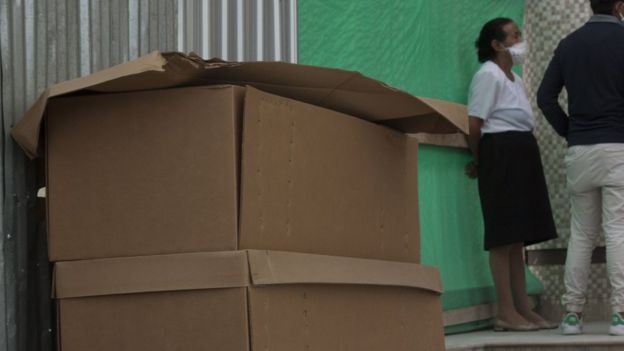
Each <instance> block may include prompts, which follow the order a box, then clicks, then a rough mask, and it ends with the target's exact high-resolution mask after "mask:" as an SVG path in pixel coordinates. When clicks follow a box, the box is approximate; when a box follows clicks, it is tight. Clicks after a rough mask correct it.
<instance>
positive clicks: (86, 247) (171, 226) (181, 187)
mask: <svg viewBox="0 0 624 351" xmlns="http://www.w3.org/2000/svg"><path fill="white" fill-rule="evenodd" d="M243 93H244V89H243V88H240V87H232V86H211V87H194V88H182V89H169V90H152V91H144V92H132V93H120V94H100V95H87V96H73V97H63V98H58V99H52V100H51V101H50V104H49V106H48V109H47V114H48V118H47V130H46V135H47V139H46V141H47V147H46V154H47V159H46V161H47V172H46V173H47V190H48V194H47V211H48V216H47V218H48V235H49V257H50V259H51V260H52V261H60V260H75V259H87V258H99V257H120V256H138V255H152V254H160V253H182V252H196V251H225V250H236V249H237V245H238V244H237V227H238V225H237V222H238V215H237V209H238V194H237V187H238V184H237V179H238V153H239V152H238V149H239V144H240V138H239V136H238V135H239V129H240V128H239V126H240V121H239V118H240V116H241V111H242V105H241V102H242V94H243Z"/></svg>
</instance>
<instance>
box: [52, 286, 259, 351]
mask: <svg viewBox="0 0 624 351" xmlns="http://www.w3.org/2000/svg"><path fill="white" fill-rule="evenodd" d="M59 305H60V310H61V315H60V321H61V323H60V339H61V340H60V343H61V348H60V349H59V350H60V351H85V350H89V351H111V350H115V351H137V350H149V351H170V350H184V351H200V350H201V351H204V350H219V351H221V350H223V351H246V350H249V338H248V336H247V335H248V331H247V326H248V323H247V306H246V291H245V289H244V288H233V289H210V290H194V291H175V292H160V293H149V294H129V295H113V296H97V297H87V298H76V299H61V300H59Z"/></svg>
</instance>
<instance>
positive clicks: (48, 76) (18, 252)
mask: <svg viewBox="0 0 624 351" xmlns="http://www.w3.org/2000/svg"><path fill="white" fill-rule="evenodd" d="M296 29H297V27H296V0H203V1H201V0H0V93H1V96H0V113H1V115H0V117H1V118H2V133H1V134H0V138H1V140H0V145H1V146H2V148H3V149H2V157H3V159H2V161H3V162H2V172H0V178H1V181H2V184H3V186H2V187H0V196H1V197H2V200H3V201H2V202H0V225H1V227H0V228H1V230H2V232H1V238H0V285H1V286H0V350H7V351H17V350H20V351H23V350H28V351H31V350H51V349H53V345H54V337H53V333H54V330H53V323H52V318H53V313H52V311H53V306H51V304H50V299H49V296H50V295H49V294H50V291H49V289H50V271H51V270H50V266H49V264H48V262H47V253H46V242H45V238H46V234H45V225H44V220H43V215H42V214H43V208H42V206H41V205H42V202H41V200H38V199H37V198H36V195H35V194H36V189H37V187H38V186H41V185H42V184H43V177H42V176H41V171H42V167H37V166H38V165H37V162H33V161H29V160H27V159H26V158H25V157H24V155H23V153H22V152H21V151H20V150H19V149H17V147H16V145H15V144H14V142H13V140H12V139H11V138H10V136H9V134H8V133H9V132H10V129H11V127H12V125H13V124H14V123H15V121H16V120H17V119H18V118H19V117H20V116H21V115H22V114H23V113H24V112H25V110H26V109H27V107H28V106H29V105H30V104H31V103H32V102H33V101H34V100H35V99H36V97H37V96H38V95H39V94H40V93H41V92H42V91H43V90H44V89H45V87H46V86H48V85H51V84H54V83H56V82H59V81H63V80H67V79H71V78H75V77H78V76H81V75H86V74H89V73H90V72H93V71H97V70H100V69H103V68H106V67H109V66H112V65H115V64H118V63H121V62H123V61H126V60H128V59H132V58H135V57H137V56H140V55H143V54H146V53H148V52H150V51H153V50H161V51H175V50H180V51H195V52H197V53H199V54H200V55H202V56H204V57H212V56H218V57H222V58H224V59H229V60H284V61H291V62H295V61H296V58H297V56H296V39H297V33H296Z"/></svg>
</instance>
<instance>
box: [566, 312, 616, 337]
mask: <svg viewBox="0 0 624 351" xmlns="http://www.w3.org/2000/svg"><path fill="white" fill-rule="evenodd" d="M623 324H624V323H623ZM623 331H624V329H623ZM582 333H583V320H582V319H581V317H579V315H578V313H574V312H568V313H566V315H565V316H564V317H563V320H562V321H561V334H563V335H578V334H582Z"/></svg>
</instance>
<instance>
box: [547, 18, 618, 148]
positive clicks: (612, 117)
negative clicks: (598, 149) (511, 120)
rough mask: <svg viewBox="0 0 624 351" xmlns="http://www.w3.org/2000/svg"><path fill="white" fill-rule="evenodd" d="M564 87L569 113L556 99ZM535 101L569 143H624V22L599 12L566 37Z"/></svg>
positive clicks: (558, 48)
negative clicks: (623, 23) (566, 93)
mask: <svg viewBox="0 0 624 351" xmlns="http://www.w3.org/2000/svg"><path fill="white" fill-rule="evenodd" d="M564 86H565V88H566V90H567V92H568V112H569V117H568V115H567V114H566V113H565V112H564V110H563V109H562V108H561V106H560V105H559V102H558V97H559V94H560V93H561V90H562V88H563V87H564ZM537 104H538V106H539V108H540V109H541V110H542V112H543V113H544V115H545V116H546V119H547V120H548V122H549V123H550V124H551V125H552V127H553V128H554V129H555V131H556V132H557V133H558V134H559V135H561V136H563V137H565V138H566V139H567V140H568V145H569V146H573V145H590V144H602V143H624V25H622V24H621V23H620V21H619V20H618V19H617V18H615V17H613V16H605V15H595V16H593V17H592V18H591V20H590V21H589V22H587V23H586V24H585V25H584V26H583V27H581V28H579V29H578V30H576V31H575V32H574V33H572V34H570V35H569V36H568V37H566V38H565V39H563V40H562V41H561V42H560V43H559V46H558V47H557V49H556V50H555V55H554V57H553V59H552V61H551V62H550V64H549V66H548V69H547V70H546V73H545V74H544V79H543V81H542V84H541V86H540V88H539V90H538V93H537Z"/></svg>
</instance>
